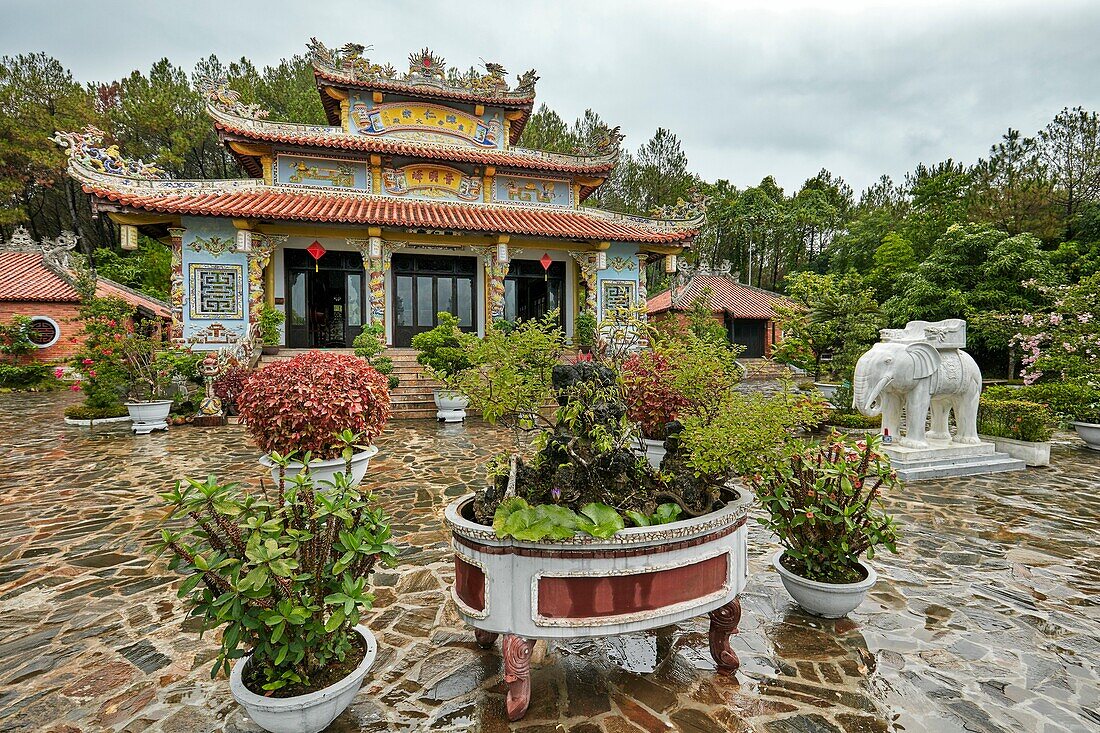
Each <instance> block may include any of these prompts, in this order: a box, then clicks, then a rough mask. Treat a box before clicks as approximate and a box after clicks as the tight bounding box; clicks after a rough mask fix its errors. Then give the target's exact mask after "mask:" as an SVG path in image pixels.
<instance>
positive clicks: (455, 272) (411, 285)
mask: <svg viewBox="0 0 1100 733" xmlns="http://www.w3.org/2000/svg"><path fill="white" fill-rule="evenodd" d="M390 270H391V271H392V273H393V345H394V346H411V345H412V338H413V336H415V335H416V334H418V333H423V332H425V331H430V330H431V329H433V328H435V327H436V325H437V324H438V319H437V318H436V314H437V313H440V312H447V313H452V314H454V316H455V317H456V318H458V326H459V328H460V329H462V330H463V331H473V330H475V329H476V328H477V321H476V320H475V315H474V305H475V304H476V303H478V302H479V301H478V293H477V258H475V257H454V256H451V255H413V254H395V255H394V256H393V259H392V260H391V261H390Z"/></svg>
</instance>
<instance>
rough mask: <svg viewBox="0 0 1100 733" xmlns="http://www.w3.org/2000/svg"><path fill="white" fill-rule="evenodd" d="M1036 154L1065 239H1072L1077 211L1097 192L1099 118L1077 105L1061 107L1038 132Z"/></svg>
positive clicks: (1099, 185) (1099, 189)
mask: <svg viewBox="0 0 1100 733" xmlns="http://www.w3.org/2000/svg"><path fill="white" fill-rule="evenodd" d="M1039 154H1040V156H1041V157H1042V160H1043V163H1044V164H1045V165H1046V170H1047V174H1048V175H1049V176H1050V179H1051V181H1052V182H1053V184H1054V186H1053V189H1052V194H1053V200H1054V202H1055V203H1056V204H1057V205H1058V206H1060V207H1061V209H1062V212H1063V217H1064V221H1065V225H1066V239H1072V238H1073V236H1074V231H1073V228H1074V217H1075V216H1076V215H1077V212H1078V210H1079V209H1080V208H1081V206H1082V204H1084V203H1085V202H1087V201H1093V200H1095V199H1096V197H1097V194H1100V119H1098V118H1097V115H1096V113H1095V112H1086V111H1085V110H1084V109H1083V108H1081V107H1074V108H1073V109H1069V108H1068V107H1066V108H1064V109H1063V110H1062V111H1061V112H1059V113H1058V114H1057V116H1055V118H1054V119H1053V120H1052V121H1051V122H1050V124H1048V125H1047V126H1046V128H1045V129H1043V130H1040V131H1039Z"/></svg>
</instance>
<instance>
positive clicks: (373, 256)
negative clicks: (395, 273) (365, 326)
mask: <svg viewBox="0 0 1100 733" xmlns="http://www.w3.org/2000/svg"><path fill="white" fill-rule="evenodd" d="M347 242H348V244H349V245H351V246H352V247H354V248H355V249H357V250H359V254H361V255H362V256H363V269H364V270H365V271H366V273H367V293H368V295H367V297H368V301H369V305H370V320H369V324H370V325H372V326H382V327H383V328H384V327H385V325H386V271H387V270H389V269H390V259H391V258H392V257H393V244H392V243H390V242H385V241H383V240H382V237H380V236H373V237H368V238H367V239H348V240H347Z"/></svg>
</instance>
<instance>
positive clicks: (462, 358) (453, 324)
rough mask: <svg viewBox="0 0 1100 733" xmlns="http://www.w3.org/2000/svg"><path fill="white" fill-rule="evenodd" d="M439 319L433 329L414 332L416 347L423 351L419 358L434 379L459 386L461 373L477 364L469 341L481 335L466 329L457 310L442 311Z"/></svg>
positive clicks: (437, 317) (453, 387) (419, 361)
mask: <svg viewBox="0 0 1100 733" xmlns="http://www.w3.org/2000/svg"><path fill="white" fill-rule="evenodd" d="M436 321H437V322H438V325H436V327H435V328H433V329H432V330H430V331H425V332H424V333H418V334H416V335H415V336H413V339H412V347H413V348H414V349H416V350H417V351H419V352H420V353H419V354H418V355H417V357H416V361H417V362H418V363H419V364H421V365H422V366H424V367H427V370H428V373H429V374H430V375H431V376H432V377H433V378H434V379H437V380H439V381H440V382H442V383H443V384H444V385H445V386H446V387H448V388H449V389H455V388H456V387H455V384H456V380H457V379H458V377H459V374H461V373H462V372H463V371H465V370H466V369H469V368H470V367H471V366H473V362H472V361H471V360H470V354H471V351H470V350H469V349H468V348H467V345H468V344H469V343H470V342H471V340H472V339H476V338H477V336H476V335H472V334H466V333H463V332H462V331H461V330H460V329H459V327H458V318H457V317H456V316H455V315H454V314H453V313H448V312H447V311H440V312H439V313H437V314H436Z"/></svg>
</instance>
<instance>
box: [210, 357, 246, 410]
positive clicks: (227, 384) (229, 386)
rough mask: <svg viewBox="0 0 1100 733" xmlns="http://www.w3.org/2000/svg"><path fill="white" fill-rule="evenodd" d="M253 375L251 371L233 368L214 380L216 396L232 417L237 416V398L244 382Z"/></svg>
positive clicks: (243, 368) (229, 368)
mask: <svg viewBox="0 0 1100 733" xmlns="http://www.w3.org/2000/svg"><path fill="white" fill-rule="evenodd" d="M251 373H252V370H251V369H246V368H245V367H241V366H231V367H228V368H226V369H224V370H223V371H222V373H221V374H219V375H218V377H217V378H216V379H215V380H214V394H215V395H217V396H218V399H220V400H221V401H222V407H224V408H225V410H226V411H227V412H228V413H229V414H230V415H236V414H237V397H238V396H239V395H240V394H241V390H242V389H243V388H244V380H245V379H247V378H248V375H249V374H251Z"/></svg>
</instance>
